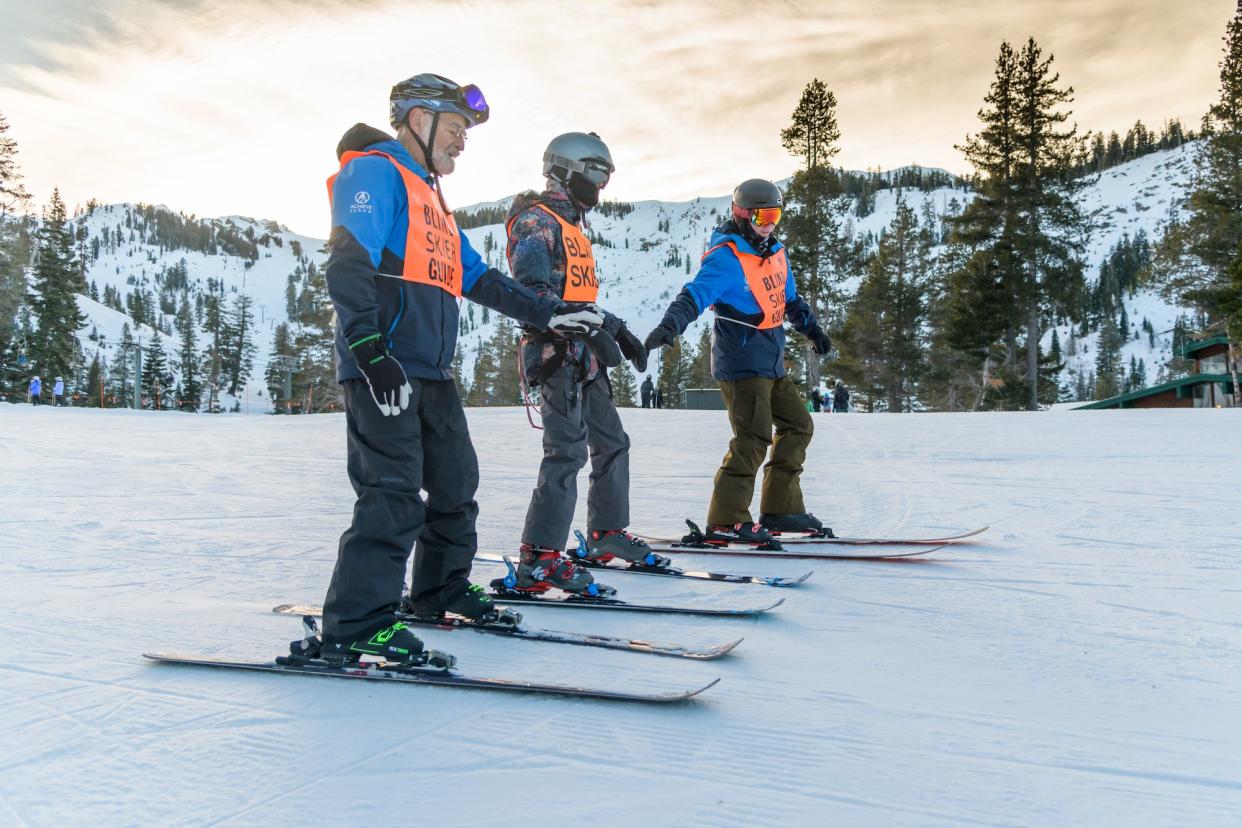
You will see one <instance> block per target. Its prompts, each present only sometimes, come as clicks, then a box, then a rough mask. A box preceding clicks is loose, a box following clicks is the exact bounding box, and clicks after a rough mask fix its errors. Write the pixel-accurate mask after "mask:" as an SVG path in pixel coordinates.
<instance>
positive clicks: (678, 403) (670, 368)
mask: <svg viewBox="0 0 1242 828" xmlns="http://www.w3.org/2000/svg"><path fill="white" fill-rule="evenodd" d="M687 350H688V349H687V348H686V345H685V340H684V338H682V337H680V336H679V337H677V339H675V340H673V344H672V345H671V346H670V347H668V348H665V349H664V350H663V351H661V352H660V380H659V382H658V384H657V388H658V389H659V391H660V393H661V395H662V396H663V399H664V407H665V408H681V407H682V402H683V397H684V395H683V393H682V392H683V391H685V390H686V388H687V386H688V385H689V382H690V373H691V370H692V367H693V365H694V358H693V356H692V355H691V354H688V353H687Z"/></svg>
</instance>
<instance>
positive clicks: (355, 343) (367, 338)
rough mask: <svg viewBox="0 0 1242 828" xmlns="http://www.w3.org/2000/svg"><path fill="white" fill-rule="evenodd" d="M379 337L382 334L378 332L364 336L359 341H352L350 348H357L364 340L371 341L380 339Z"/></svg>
mask: <svg viewBox="0 0 1242 828" xmlns="http://www.w3.org/2000/svg"><path fill="white" fill-rule="evenodd" d="M379 338H380V335H379V334H377V333H376V334H371V335H370V336H364V337H363V338H362V339H359V340H358V341H357V342H351V343H350V345H349V350H351V351H352V350H353V349H354V348H357V347H358V346H359V345H361V344H362V343H364V342H370V341H371V340H372V339H379Z"/></svg>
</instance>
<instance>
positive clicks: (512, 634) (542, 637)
mask: <svg viewBox="0 0 1242 828" xmlns="http://www.w3.org/2000/svg"><path fill="white" fill-rule="evenodd" d="M272 612H274V613H277V614H278V615H296V616H299V617H301V616H304V615H313V616H320V615H322V614H323V608H322V607H316V606H302V605H297V604H281V605H280V606H276V607H272ZM397 618H398V619H400V620H401V621H403V622H405V623H406V624H408V625H410V626H412V627H426V628H428V629H437V630H448V631H451V630H473V631H474V632H478V633H487V634H490V635H503V636H507V637H509V638H521V639H524V640H526V641H548V642H551V643H554V644H576V645H579V646H582V647H600V648H602V649H605V650H629V651H631V652H635V653H649V654H651V655H659V656H672V657H675V658H690V659H695V660H698V661H710V660H712V659H716V658H720V657H721V656H723V655H727V654H728V653H730V652H732V651H733V648H734V647H736V646H737V645H738V644H741V643H742V639H740V638H739V639H737V640H736V641H728V642H725V643H723V644H715V645H712V646H709V647H685V646H681V645H677V644H659V643H656V642H654V641H643V640H641V639H635V638H613V637H611V636H607V635H589V634H586V633H574V632H561V631H559V630H543V629H537V628H533V627H523V626H517V627H515V626H513V625H510V624H480V623H477V622H474V621H471V620H469V619H468V618H464V617H462V616H459V615H448V616H446V617H445V618H443V619H441V620H438V621H431V620H428V619H426V618H420V617H419V616H417V615H409V614H406V613H398V615H397Z"/></svg>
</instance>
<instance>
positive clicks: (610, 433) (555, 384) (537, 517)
mask: <svg viewBox="0 0 1242 828" xmlns="http://www.w3.org/2000/svg"><path fill="white" fill-rule="evenodd" d="M542 391H543V394H542V404H541V406H540V409H539V410H540V412H541V413H542V414H543V463H542V464H540V466H539V482H538V483H536V484H535V490H534V492H533V493H532V494H531V498H530V507H529V508H528V509H527V510H526V526H525V528H524V529H523V530H522V541H523V542H524V543H530V544H535V545H537V546H544V547H548V548H550V549H564V548H565V544H566V542H567V541H568V539H569V530H570V529H571V528H572V526H573V521H574V507H575V506H576V505H577V502H578V471H579V470H580V469H581V468H582V467H583V466H585V465H586V461H587V456H588V455H587V453H588V450H589V452H590V458H591V478H590V480H591V482H590V488H589V489H588V491H587V526H588V527H589V528H591V529H624V528H625V527H627V526H629V525H630V438H629V435H627V434H626V433H625V429H624V428H623V427H622V425H621V418H620V417H619V416H618V415H617V407H616V405H614V404H613V401H612V390H611V389H610V388H609V387H608V379H607V376H606V375H605V374H604V373H603V372H602V371H601V372H600V374H599V375H597V376H596V377H595V378H594V379H592V380H591V381H590V382H588V383H586V384H585V385H583V384H580V383H579V382H577V380H576V378H575V377H572V376H565V375H563V374H560V373H557V374H553V375H552V376H551V377H549V378H548V379H547V380H546V381H545V382H544V383H543V385H542Z"/></svg>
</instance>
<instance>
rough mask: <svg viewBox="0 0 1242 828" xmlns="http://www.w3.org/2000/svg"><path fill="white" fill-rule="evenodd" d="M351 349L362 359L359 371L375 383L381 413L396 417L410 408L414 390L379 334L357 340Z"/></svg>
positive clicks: (377, 402) (359, 361)
mask: <svg viewBox="0 0 1242 828" xmlns="http://www.w3.org/2000/svg"><path fill="white" fill-rule="evenodd" d="M349 350H350V352H351V353H353V355H354V359H355V360H357V362H358V370H360V371H362V375H363V376H364V377H366V378H367V385H369V386H371V398H372V399H374V400H375V404H376V405H377V406H378V407H379V410H380V414H382V415H384V416H385V417H395V416H397V415H398V414H400V413H401V412H402V411H404V410H405V409H406V408H408V407H409V405H410V394H411V393H413V391H414V389H412V388H411V387H410V381H409V379H408V378H407V377H406V375H405V369H404V368H402V367H401V363H400V362H397V361H396V360H395V359H393V358H392V357H390V356H389V355H388V350H387V349H386V348H385V347H384V343H383V342H382V341H381V340H380V337H379V334H376V335H374V336H372V337H368V338H367V339H363V340H360V341H358V342H355V343H354V344H353V345H350V346H349Z"/></svg>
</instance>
